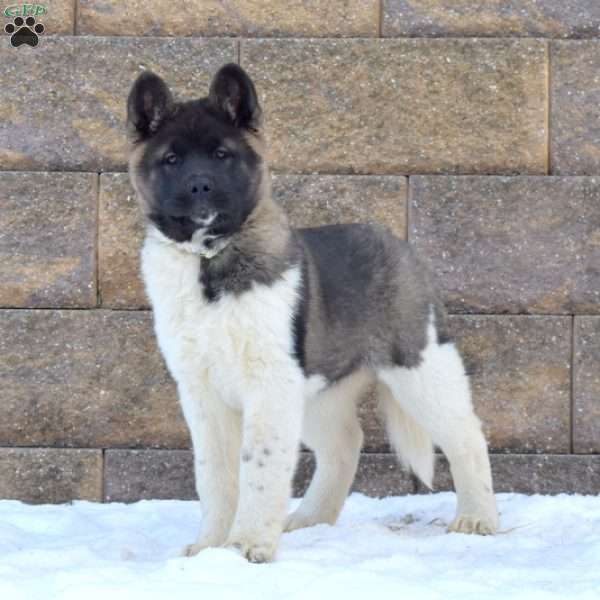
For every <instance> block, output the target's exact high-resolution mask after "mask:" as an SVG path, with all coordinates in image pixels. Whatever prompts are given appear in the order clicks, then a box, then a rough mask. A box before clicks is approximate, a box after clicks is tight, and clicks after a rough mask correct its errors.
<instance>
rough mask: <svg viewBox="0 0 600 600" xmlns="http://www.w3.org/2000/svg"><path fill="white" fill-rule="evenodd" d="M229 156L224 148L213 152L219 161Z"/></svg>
mask: <svg viewBox="0 0 600 600" xmlns="http://www.w3.org/2000/svg"><path fill="white" fill-rule="evenodd" d="M228 156H229V152H228V151H227V150H226V149H225V148H221V147H219V148H217V149H216V150H215V158H219V159H221V160H222V159H224V158H227V157H228Z"/></svg>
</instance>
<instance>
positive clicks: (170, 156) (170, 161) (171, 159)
mask: <svg viewBox="0 0 600 600" xmlns="http://www.w3.org/2000/svg"><path fill="white" fill-rule="evenodd" d="M178 162H179V156H177V154H175V153H174V152H167V154H165V155H164V156H163V163H165V164H166V165H176V164H177V163H178Z"/></svg>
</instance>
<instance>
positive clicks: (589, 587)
mask: <svg viewBox="0 0 600 600" xmlns="http://www.w3.org/2000/svg"><path fill="white" fill-rule="evenodd" d="M499 506H500V511H501V515H502V516H501V519H502V525H501V526H502V533H500V534H499V535H497V536H495V537H477V536H468V535H461V534H446V533H445V530H444V525H445V524H446V523H447V522H448V521H449V520H450V519H451V517H452V515H453V509H454V495H453V494H450V493H443V494H434V495H430V496H411V497H402V498H385V499H382V500H377V499H372V498H367V497H365V496H362V495H359V494H354V495H353V496H351V497H350V498H349V499H348V500H347V502H346V505H345V508H344V512H343V514H342V516H341V518H340V520H339V522H338V524H337V525H336V526H335V527H329V526H325V525H320V526H317V527H312V528H310V529H305V530H301V531H295V532H293V533H289V534H285V535H284V536H283V538H282V541H281V546H280V550H279V554H278V559H277V561H276V562H275V563H273V564H266V565H253V564H249V563H247V562H246V561H244V560H243V559H242V558H241V557H240V556H239V555H237V554H236V553H235V552H234V551H231V550H226V549H221V548H217V549H210V550H206V551H204V552H202V553H200V554H199V555H198V556H195V557H194V558H181V557H179V556H178V552H179V549H180V548H181V547H182V546H183V545H184V544H186V543H188V542H191V541H192V540H193V538H194V536H195V534H196V532H197V530H198V527H199V524H200V514H199V507H198V504H197V503H195V502H180V501H156V500H154V501H145V502H138V503H136V504H130V505H124V504H94V503H89V502H75V503H74V504H72V505H60V506H49V505H46V506H29V505H25V504H22V503H20V502H16V501H8V500H5V501H1V502H0V599H2V600H21V599H23V600H52V599H55V598H56V599H58V598H60V599H61V600H96V599H102V600H121V599H123V600H125V599H127V600H137V599H138V598H139V599H143V600H154V599H157V600H158V599H160V600H187V599H188V598H189V599H192V598H193V599H194V600H207V599H210V600H212V599H216V600H226V599H230V598H244V600H268V599H271V598H273V599H277V600H281V599H292V598H293V599H327V600H338V599H340V600H346V599H351V598H358V599H360V600H379V599H387V598H394V600H423V599H426V598H427V599H430V598H431V599H433V598H435V599H438V598H439V599H440V600H442V599H443V600H453V599H459V598H460V600H470V599H473V600H496V599H502V600H507V599H516V598H522V599H523V600H546V599H550V598H552V599H559V598H560V599H561V600H579V599H581V600H584V599H585V600H592V599H594V600H596V599H600V497H593V496H567V495H561V496H554V497H549V496H531V497H528V496H522V495H517V494H500V495H499Z"/></svg>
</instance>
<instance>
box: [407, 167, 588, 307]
mask: <svg viewBox="0 0 600 600" xmlns="http://www.w3.org/2000/svg"><path fill="white" fill-rule="evenodd" d="M410 186H411V190H410V198H411V201H410V206H409V240H410V241H411V243H412V244H414V246H415V247H416V249H417V250H418V252H419V253H420V255H421V256H422V257H423V258H424V259H425V260H426V262H428V263H429V265H430V266H431V268H432V269H433V272H434V274H435V276H436V278H437V282H438V285H439V287H440V289H441V290H442V291H443V293H444V296H445V299H446V301H447V303H448V305H449V308H450V310H451V311H453V312H463V311H466V312H470V311H474V312H492V313H493V312H500V313H504V312H511V313H521V312H529V313H551V314H556V313H565V314H571V313H573V312H575V313H577V312H585V313H590V312H591V313H596V312H599V311H600V271H599V270H598V264H599V262H600V179H598V178H595V177H589V178H587V177H420V176H416V177H412V178H411V181H410Z"/></svg>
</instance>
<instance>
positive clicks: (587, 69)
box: [550, 40, 600, 175]
mask: <svg viewBox="0 0 600 600" xmlns="http://www.w3.org/2000/svg"><path fill="white" fill-rule="evenodd" d="M550 51H551V65H552V72H551V77H550V82H551V92H550V94H551V98H550V103H551V107H552V110H551V113H550V116H551V119H550V132H551V141H550V149H551V153H552V155H551V158H550V160H551V167H552V172H553V173H556V174H558V175H588V174H597V173H599V172H600V143H599V142H598V140H599V139H600V88H598V86H597V85H596V84H595V83H594V82H595V79H596V77H597V75H598V71H599V70H600V40H587V41H569V42H566V41H564V42H552V44H551V46H550Z"/></svg>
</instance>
